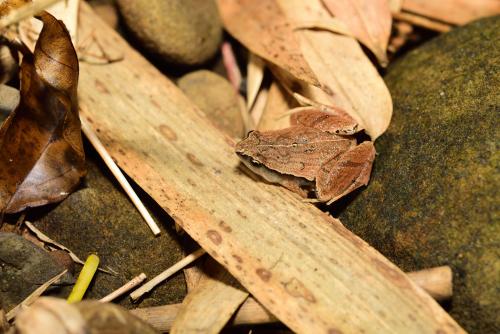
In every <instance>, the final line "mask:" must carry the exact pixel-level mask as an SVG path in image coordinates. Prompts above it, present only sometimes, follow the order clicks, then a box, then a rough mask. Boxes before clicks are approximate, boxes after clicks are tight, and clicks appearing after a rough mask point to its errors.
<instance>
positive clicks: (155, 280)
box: [130, 248, 206, 301]
mask: <svg viewBox="0 0 500 334" xmlns="http://www.w3.org/2000/svg"><path fill="white" fill-rule="evenodd" d="M205 253H206V252H205V250H204V249H203V248H200V249H198V250H197V251H195V252H193V253H191V254H189V255H188V256H186V257H185V258H183V259H182V260H180V261H179V262H177V263H176V264H174V265H173V266H171V267H170V268H168V269H167V270H165V271H164V272H162V273H161V274H159V275H158V276H156V277H155V278H153V279H152V280H150V281H149V282H147V283H146V284H144V285H143V286H141V287H140V288H139V289H137V290H135V291H134V292H132V293H131V294H130V298H132V300H134V301H135V300H137V299H139V298H140V297H141V296H142V295H144V294H145V293H148V292H149V291H151V289H153V288H154V287H155V286H157V285H158V284H160V283H161V282H163V281H164V280H166V279H167V278H169V277H170V276H172V275H173V274H175V273H176V272H178V271H179V270H181V269H183V268H184V267H185V266H187V265H189V264H190V263H192V262H194V261H195V260H196V259H198V258H199V257H200V256H202V255H203V254H205Z"/></svg>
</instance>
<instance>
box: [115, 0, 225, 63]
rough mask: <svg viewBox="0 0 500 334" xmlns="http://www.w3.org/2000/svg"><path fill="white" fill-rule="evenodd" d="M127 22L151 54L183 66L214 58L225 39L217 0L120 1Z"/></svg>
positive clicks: (119, 5) (119, 4)
mask: <svg viewBox="0 0 500 334" xmlns="http://www.w3.org/2000/svg"><path fill="white" fill-rule="evenodd" d="M117 3H118V7H119V10H120V12H121V14H122V16H123V18H124V21H125V24H126V25H127V27H128V28H129V30H130V31H131V32H132V33H133V35H134V37H136V39H137V40H138V42H139V43H140V44H141V45H142V46H144V47H145V49H146V50H147V51H149V52H150V53H151V54H153V55H155V56H157V58H160V59H162V60H165V61H167V62H170V63H173V64H180V65H200V64H203V63H205V62H206V61H208V60H210V59H211V58H212V57H213V56H214V55H215V54H216V53H217V51H218V48H219V45H220V43H221V41H222V23H221V21H220V17H219V14H218V11H217V6H216V4H215V1H214V0H203V1H199V0H136V1H129V0H118V1H117Z"/></svg>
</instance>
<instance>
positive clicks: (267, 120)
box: [257, 81, 296, 131]
mask: <svg viewBox="0 0 500 334" xmlns="http://www.w3.org/2000/svg"><path fill="white" fill-rule="evenodd" d="M266 102H267V103H266V106H265V108H264V111H263V112H262V116H261V117H260V120H259V123H258V125H257V130H260V131H266V130H278V129H283V128H286V127H288V126H289V125H290V117H289V114H288V113H287V112H288V110H290V109H291V108H293V107H295V106H296V102H295V100H294V99H293V97H291V96H290V94H288V93H287V92H286V91H285V89H284V88H283V87H281V85H280V84H279V83H278V82H277V81H274V82H273V83H272V84H271V87H270V88H269V93H268V95H267V101H266Z"/></svg>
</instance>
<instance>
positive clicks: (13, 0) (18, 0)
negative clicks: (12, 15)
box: [0, 0, 31, 17]
mask: <svg viewBox="0 0 500 334" xmlns="http://www.w3.org/2000/svg"><path fill="white" fill-rule="evenodd" d="M28 2H31V0H0V17H2V16H5V15H7V14H8V13H9V12H10V11H12V10H13V9H15V8H19V7H21V6H23V5H25V4H27V3H28Z"/></svg>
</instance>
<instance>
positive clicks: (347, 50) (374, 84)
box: [271, 0, 392, 140]
mask: <svg viewBox="0 0 500 334" xmlns="http://www.w3.org/2000/svg"><path fill="white" fill-rule="evenodd" d="M279 2H280V5H281V7H282V8H283V10H284V12H285V14H286V15H287V17H288V18H289V20H290V21H291V22H304V21H306V20H316V21H323V20H325V19H327V18H329V17H331V15H330V13H328V11H327V10H326V9H325V8H324V7H323V6H322V3H321V2H320V1H319V0H309V1H307V3H304V1H301V0H279ZM295 34H296V36H298V37H299V40H300V42H301V46H302V52H303V56H304V58H305V59H306V60H307V62H308V63H309V65H310V66H311V68H312V70H313V71H314V73H315V74H316V76H317V78H318V79H319V81H320V83H321V85H322V87H323V89H319V88H317V87H314V86H312V85H304V84H301V85H300V86H299V87H297V86H298V85H297V83H294V82H293V80H291V78H290V77H289V76H287V75H286V73H284V72H282V71H281V73H280V71H279V69H278V70H276V67H274V68H273V67H271V70H272V72H273V74H275V76H277V77H278V78H279V79H280V81H281V82H282V83H283V84H284V85H285V86H287V87H288V88H289V89H290V90H291V91H293V92H299V93H301V94H302V95H304V96H306V97H308V98H310V99H311V100H314V101H316V102H319V103H322V104H325V105H330V106H335V107H338V108H340V109H343V110H345V111H346V112H347V113H348V114H349V115H350V116H351V117H353V118H354V119H355V120H356V122H358V124H359V125H360V126H361V127H362V128H364V129H365V131H366V132H367V133H368V134H369V135H370V137H371V138H372V139H373V140H375V139H376V138H377V137H378V136H380V135H381V134H382V133H383V132H384V131H385V130H386V129H387V127H388V126H389V123H390V120H391V117H392V99H391V96H390V93H389V90H388V89H387V87H386V86H385V83H384V81H383V79H382V78H381V77H380V75H379V73H378V71H377V69H376V68H375V67H374V66H373V64H372V63H371V62H370V60H369V59H368V57H367V56H366V55H365V54H364V52H363V50H362V49H361V47H360V45H359V43H358V42H357V41H356V40H355V39H354V38H352V37H348V36H342V35H338V34H333V33H331V32H329V31H312V30H297V31H295Z"/></svg>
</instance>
